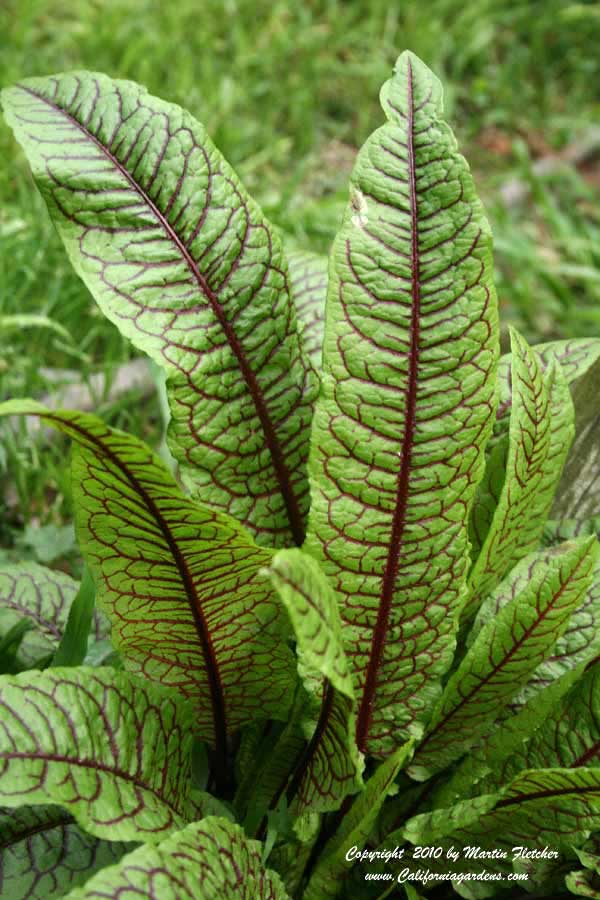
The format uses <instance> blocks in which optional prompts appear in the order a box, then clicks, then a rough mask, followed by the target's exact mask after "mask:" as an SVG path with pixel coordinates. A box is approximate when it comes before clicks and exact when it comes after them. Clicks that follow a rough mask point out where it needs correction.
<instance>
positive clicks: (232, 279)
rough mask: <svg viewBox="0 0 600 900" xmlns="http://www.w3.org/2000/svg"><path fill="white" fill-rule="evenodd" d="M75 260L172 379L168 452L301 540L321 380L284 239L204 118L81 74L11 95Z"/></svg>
mask: <svg viewBox="0 0 600 900" xmlns="http://www.w3.org/2000/svg"><path fill="white" fill-rule="evenodd" d="M2 103H3V107H4V112H5V116H6V119H7V122H8V124H9V125H10V126H11V128H12V129H13V131H14V133H15V136H16V138H17V140H18V141H19V143H20V144H21V146H22V147H23V149H24V150H25V153H26V154H27V158H28V161H29V163H30V165H31V168H32V171H33V174H34V177H35V179H36V181H37V184H38V186H39V188H40V191H41V192H42V195H43V196H44V199H45V200H46V203H47V205H48V208H49V210H50V213H51V215H52V217H53V219H54V222H55V224H56V226H57V228H58V230H59V233H60V234H61V237H62V239H63V241H64V243H65V246H66V248H67V251H68V253H69V256H70V259H71V262H72V264H73V266H74V268H75V270H76V271H77V273H78V274H79V275H80V277H81V278H82V279H83V281H84V282H85V283H86V285H87V286H88V288H89V289H90V291H91V292H92V294H93V295H94V297H95V299H96V301H97V302H98V304H99V306H100V307H101V309H102V310H103V312H104V313H105V314H106V315H107V317H108V318H109V319H110V320H111V321H112V322H114V323H115V324H116V325H117V327H118V328H119V329H120V330H121V332H122V333H123V334H124V335H126V336H127V337H129V338H130V339H131V341H132V342H133V343H134V344H135V345H136V346H137V347H139V348H140V349H141V350H143V351H145V352H146V353H147V354H148V355H149V356H150V357H151V358H152V359H154V360H156V362H158V363H159V364H160V365H161V366H162V368H164V369H165V371H166V372H167V374H168V379H169V399H170V406H171V413H172V421H171V425H170V429H171V431H170V436H171V440H170V447H171V450H172V451H173V454H174V455H175V457H176V458H177V459H178V461H179V462H180V463H181V465H182V466H183V467H184V469H185V471H186V474H187V477H188V478H189V480H190V482H191V483H192V485H193V486H194V489H195V490H196V491H197V492H198V494H199V495H200V496H201V497H202V499H203V501H204V502H206V503H209V504H210V505H211V506H214V507H216V508H217V509H220V510H223V511H226V512H228V513H230V514H231V515H232V516H235V517H236V518H237V519H239V520H240V521H242V522H244V523H246V524H247V525H248V527H249V528H250V529H251V530H253V532H254V533H255V534H256V536H257V538H258V539H260V540H261V541H262V542H264V543H275V544H276V545H282V544H286V543H289V542H290V541H291V540H293V541H294V542H295V543H297V544H300V543H301V542H302V539H303V534H304V518H305V515H306V512H307V507H308V485H307V481H306V473H305V463H306V457H307V455H308V441H309V434H310V431H309V424H310V419H311V404H312V401H313V399H314V394H315V390H316V378H315V376H314V373H313V372H312V369H311V368H310V366H309V364H308V363H307V361H306V360H305V359H304V358H303V355H302V352H301V343H300V337H299V333H298V330H297V327H296V316H295V312H294V308H293V303H292V301H291V299H290V294H289V283H288V281H289V279H288V275H287V267H286V262H285V259H284V255H283V250H282V247H281V242H280V240H279V238H278V236H277V235H276V234H275V233H274V232H273V230H272V228H271V226H270V225H269V223H268V222H267V221H266V220H265V219H264V217H263V216H262V214H261V213H260V211H259V209H258V207H257V206H256V204H255V203H254V201H253V200H252V199H251V198H250V197H249V196H248V195H247V193H246V192H245V190H244V188H243V187H242V185H241V184H240V182H239V180H238V178H237V176H236V174H235V172H234V171H233V170H232V169H231V167H230V166H229V165H228V164H227V162H226V161H225V160H224V159H223V158H222V156H221V155H220V153H219V151H218V150H217V149H216V148H215V147H214V145H213V144H212V142H211V141H210V140H209V138H208V137H207V135H206V132H205V130H204V128H203V127H202V125H200V124H199V123H198V122H196V121H195V120H194V119H193V118H192V116H190V115H189V113H187V112H185V111H184V110H182V109H181V108H180V107H178V106H174V105H173V104H170V103H166V102H164V101H163V100H159V99H157V98H156V97H152V96H150V95H149V94H148V93H147V92H146V90H145V89H144V88H142V87H140V86H139V85H136V84H134V83H132V82H129V81H113V80H111V79H110V78H108V77H106V76H105V75H100V74H95V73H89V72H73V73H69V74H63V75H56V76H54V77H49V78H31V79H28V80H26V81H23V82H21V83H20V84H18V85H16V86H15V87H12V88H9V89H7V90H5V91H3V93H2Z"/></svg>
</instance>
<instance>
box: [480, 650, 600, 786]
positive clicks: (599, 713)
mask: <svg viewBox="0 0 600 900" xmlns="http://www.w3.org/2000/svg"><path fill="white" fill-rule="evenodd" d="M583 766H600V664H598V663H596V665H594V666H592V667H591V668H590V669H588V670H587V672H585V673H584V674H583V676H582V677H581V679H580V681H578V682H577V684H575V685H574V686H573V687H572V688H571V690H570V691H569V692H568V693H567V694H565V695H564V696H563V697H562V698H561V699H560V701H559V702H558V703H557V704H556V705H555V707H554V709H552V710H551V712H550V714H549V715H548V716H546V718H545V720H544V722H543V723H542V724H541V725H540V727H539V728H538V729H537V730H536V732H535V734H534V735H533V736H532V738H531V740H529V741H528V742H527V743H526V744H523V745H521V747H520V748H519V749H518V750H517V749H516V748H514V749H513V752H512V753H510V754H509V755H508V756H507V757H506V758H505V759H504V761H503V764H502V765H501V766H497V767H495V769H494V771H493V772H491V773H490V775H489V776H488V777H487V778H486V779H485V780H484V781H483V782H482V785H481V790H482V792H484V793H492V791H494V790H496V789H497V788H498V787H499V786H502V785H504V784H507V783H508V782H509V781H510V780H511V779H512V778H514V776H515V775H517V774H518V773H519V772H522V771H524V770H525V769H556V768H560V769H570V768H580V767H583Z"/></svg>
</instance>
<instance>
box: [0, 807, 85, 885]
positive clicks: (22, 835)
mask: <svg viewBox="0 0 600 900" xmlns="http://www.w3.org/2000/svg"><path fill="white" fill-rule="evenodd" d="M55 808H56V809H57V810H58V814H60V815H61V816H62V818H61V820H60V821H59V822H51V823H50V824H48V823H42V824H40V825H30V826H29V827H28V828H24V829H23V830H22V831H19V832H18V833H17V834H14V835H12V839H11V840H7V841H2V842H0V853H3V852H4V850H8V848H9V847H12V846H13V844H16V843H17V842H18V841H28V840H29V838H32V837H35V835H36V834H41V833H42V832H44V831H54V829H55V828H64V827H65V825H73V824H74V823H75V819H74V818H73V816H72V815H70V814H69V813H68V812H66V811H65V810H62V809H61V808H60V807H55ZM1 878H2V872H1V870H0V885H1V883H2V882H1Z"/></svg>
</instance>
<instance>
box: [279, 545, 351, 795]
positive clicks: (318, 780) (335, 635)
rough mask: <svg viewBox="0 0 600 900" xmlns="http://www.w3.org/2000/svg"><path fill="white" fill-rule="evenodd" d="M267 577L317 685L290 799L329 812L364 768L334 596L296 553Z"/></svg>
mask: <svg viewBox="0 0 600 900" xmlns="http://www.w3.org/2000/svg"><path fill="white" fill-rule="evenodd" d="M269 574H270V577H271V581H272V582H273V584H274V586H275V588H276V589H277V592H278V594H279V597H280V598H281V601H282V603H283V604H284V606H285V607H286V609H287V611H288V614H289V617H290V621H291V623H292V628H293V631H294V636H295V638H296V644H297V647H298V651H299V654H300V657H301V660H302V667H303V668H307V669H308V670H311V671H312V672H313V673H316V674H317V676H318V678H317V681H318V682H319V681H320V682H321V683H322V700H321V708H320V713H319V717H318V720H317V723H316V726H315V730H314V732H313V734H312V736H311V739H310V741H309V743H308V745H307V747H306V749H305V752H304V754H303V755H302V756H301V757H300V759H299V760H298V762H297V765H296V768H295V771H294V773H293V775H292V782H291V787H290V790H291V794H292V797H291V799H293V800H294V801H295V809H296V810H299V809H301V810H304V809H307V808H310V809H313V810H318V811H319V812H326V811H328V810H334V809H337V808H338V807H339V806H340V804H341V802H342V800H343V799H344V797H346V796H347V794H349V793H353V792H354V791H356V790H357V789H358V788H359V787H360V783H361V782H360V774H361V772H362V767H363V764H362V759H361V757H360V754H359V752H358V750H357V747H356V742H355V738H354V726H355V721H356V717H355V712H356V710H355V699H354V688H353V685H352V676H351V673H350V667H349V665H348V661H347V659H346V654H345V650H344V643H343V637H342V623H341V620H340V615H339V611H338V606H337V598H336V596H335V594H334V592H333V590H332V588H331V586H330V585H329V584H328V582H327V579H326V578H325V576H324V574H323V573H322V572H321V570H320V569H319V566H318V564H317V562H316V561H315V560H314V559H312V558H311V557H310V556H308V555H307V554H305V553H303V552H302V551H301V550H297V549H292V550H280V551H279V552H278V553H277V555H276V556H275V557H274V559H273V562H272V564H271V567H270V569H269Z"/></svg>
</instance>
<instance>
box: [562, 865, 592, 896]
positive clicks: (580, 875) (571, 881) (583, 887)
mask: <svg viewBox="0 0 600 900" xmlns="http://www.w3.org/2000/svg"><path fill="white" fill-rule="evenodd" d="M565 884H566V886H567V888H568V889H569V891H570V892H571V893H572V894H575V895H576V896H577V897H592V898H595V900H598V898H600V884H599V880H598V873H597V872H590V871H586V870H585V869H583V870H581V871H579V872H569V874H568V875H567V877H566V878H565Z"/></svg>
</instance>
